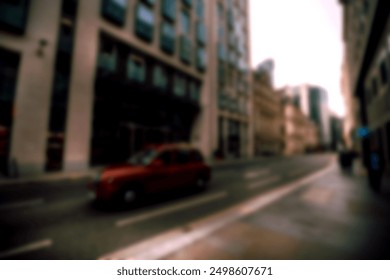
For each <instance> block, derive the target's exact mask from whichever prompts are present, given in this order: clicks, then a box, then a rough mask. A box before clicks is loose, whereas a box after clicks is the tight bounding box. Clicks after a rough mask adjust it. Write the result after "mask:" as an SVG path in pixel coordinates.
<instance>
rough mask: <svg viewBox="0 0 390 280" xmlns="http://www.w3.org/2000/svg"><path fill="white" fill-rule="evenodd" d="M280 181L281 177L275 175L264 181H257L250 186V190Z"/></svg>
mask: <svg viewBox="0 0 390 280" xmlns="http://www.w3.org/2000/svg"><path fill="white" fill-rule="evenodd" d="M279 179H280V176H277V175H274V176H271V177H267V178H264V179H263V180H260V181H256V182H253V183H251V184H250V185H248V189H250V190H253V189H256V188H260V187H262V186H264V185H266V184H270V183H274V182H276V181H278V180H279Z"/></svg>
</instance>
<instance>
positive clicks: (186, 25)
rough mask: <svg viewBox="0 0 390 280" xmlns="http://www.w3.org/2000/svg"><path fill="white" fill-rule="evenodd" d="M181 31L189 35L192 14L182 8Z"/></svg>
mask: <svg viewBox="0 0 390 280" xmlns="http://www.w3.org/2000/svg"><path fill="white" fill-rule="evenodd" d="M180 31H181V34H187V35H188V34H189V33H190V32H191V23H190V15H189V13H188V12H187V11H186V10H182V11H181V14H180Z"/></svg>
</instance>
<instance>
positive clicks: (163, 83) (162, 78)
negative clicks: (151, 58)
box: [153, 65, 168, 89]
mask: <svg viewBox="0 0 390 280" xmlns="http://www.w3.org/2000/svg"><path fill="white" fill-rule="evenodd" d="M153 85H154V86H155V87H157V88H159V89H166V87H167V85H168V79H167V74H166V72H165V70H164V69H163V68H162V67H161V66H159V65H156V66H154V69H153Z"/></svg>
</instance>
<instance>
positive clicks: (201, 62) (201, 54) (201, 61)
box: [196, 47, 206, 71]
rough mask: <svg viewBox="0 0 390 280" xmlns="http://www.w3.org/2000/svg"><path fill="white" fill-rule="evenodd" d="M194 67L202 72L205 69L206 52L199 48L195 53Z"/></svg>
mask: <svg viewBox="0 0 390 280" xmlns="http://www.w3.org/2000/svg"><path fill="white" fill-rule="evenodd" d="M196 67H197V68H198V69H199V70H200V71H203V70H204V69H205V68H206V51H205V49H204V48H201V47H199V48H198V49H197V51H196Z"/></svg>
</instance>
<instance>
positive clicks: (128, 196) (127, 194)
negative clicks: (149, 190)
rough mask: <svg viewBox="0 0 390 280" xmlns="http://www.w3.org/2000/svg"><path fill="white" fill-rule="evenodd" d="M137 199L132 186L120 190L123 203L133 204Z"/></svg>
mask: <svg viewBox="0 0 390 280" xmlns="http://www.w3.org/2000/svg"><path fill="white" fill-rule="evenodd" d="M137 199H138V192H137V191H136V190H135V189H133V188H129V189H126V190H124V191H123V192H122V195H121V201H122V202H123V203H124V204H133V203H134V202H135V201H137Z"/></svg>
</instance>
